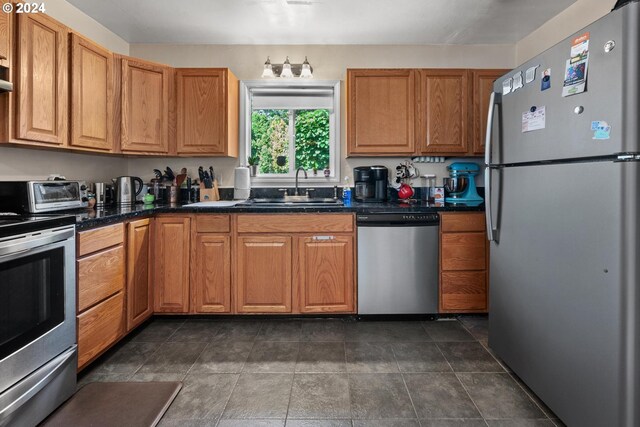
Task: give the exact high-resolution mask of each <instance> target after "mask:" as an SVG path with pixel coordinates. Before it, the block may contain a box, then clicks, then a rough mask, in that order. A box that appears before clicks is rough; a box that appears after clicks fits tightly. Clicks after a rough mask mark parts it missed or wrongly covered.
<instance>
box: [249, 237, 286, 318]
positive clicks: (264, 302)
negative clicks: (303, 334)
mask: <svg viewBox="0 0 640 427" xmlns="http://www.w3.org/2000/svg"><path fill="white" fill-rule="evenodd" d="M291 240H292V238H291V237H290V236H271V235H262V236H241V237H238V240H237V242H238V245H237V261H236V266H237V269H236V278H237V284H236V309H237V312H238V313H291V285H292V274H291V269H292V259H291V253H292V251H291Z"/></svg>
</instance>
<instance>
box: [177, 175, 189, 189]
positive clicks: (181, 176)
mask: <svg viewBox="0 0 640 427" xmlns="http://www.w3.org/2000/svg"><path fill="white" fill-rule="evenodd" d="M185 179H187V174H186V173H181V174H179V175H177V176H176V185H177V186H178V187H180V186H181V185H182V183H183V182H184V180H185Z"/></svg>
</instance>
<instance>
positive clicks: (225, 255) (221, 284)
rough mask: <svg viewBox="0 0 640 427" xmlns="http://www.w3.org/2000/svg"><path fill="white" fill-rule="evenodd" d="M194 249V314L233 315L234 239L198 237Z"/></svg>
mask: <svg viewBox="0 0 640 427" xmlns="http://www.w3.org/2000/svg"><path fill="white" fill-rule="evenodd" d="M191 246H192V249H191V301H192V305H191V307H192V312H194V313H230V312H231V238H230V237H229V236H228V235H216V234H208V233H198V234H195V240H194V241H193V242H192V244H191Z"/></svg>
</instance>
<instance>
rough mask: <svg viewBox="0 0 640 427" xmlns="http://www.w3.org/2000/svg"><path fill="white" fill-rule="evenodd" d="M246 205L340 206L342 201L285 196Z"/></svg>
mask: <svg viewBox="0 0 640 427" xmlns="http://www.w3.org/2000/svg"><path fill="white" fill-rule="evenodd" d="M246 204H247V205H258V206H292V205H293V206H341V205H342V200H338V199H332V198H322V197H307V196H285V197H272V198H259V199H249V200H247V202H246Z"/></svg>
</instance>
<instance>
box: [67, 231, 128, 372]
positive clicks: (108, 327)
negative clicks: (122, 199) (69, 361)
mask: <svg viewBox="0 0 640 427" xmlns="http://www.w3.org/2000/svg"><path fill="white" fill-rule="evenodd" d="M123 229H124V227H123V224H114V225H109V226H106V227H101V228H96V229H93V230H87V231H80V232H79V233H78V234H77V236H78V237H77V254H78V259H77V261H76V265H77V295H78V300H77V301H78V308H77V315H78V317H77V323H78V324H77V333H78V369H82V368H84V367H85V366H86V365H87V364H88V363H89V362H91V361H92V360H94V359H95V358H96V357H98V356H99V355H100V354H102V353H103V352H104V351H105V350H107V349H108V348H109V347H111V346H112V345H113V344H114V343H115V342H116V341H118V340H119V339H120V338H121V337H122V336H123V334H124V329H125V323H126V321H125V306H124V292H125V246H124V243H125V241H124V233H123Z"/></svg>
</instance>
